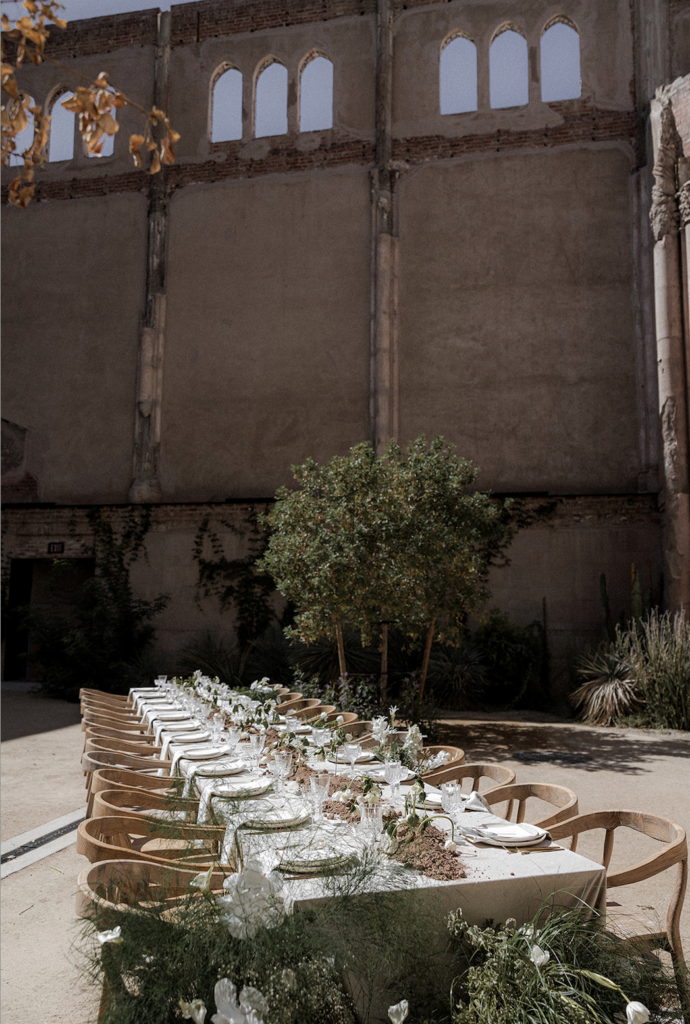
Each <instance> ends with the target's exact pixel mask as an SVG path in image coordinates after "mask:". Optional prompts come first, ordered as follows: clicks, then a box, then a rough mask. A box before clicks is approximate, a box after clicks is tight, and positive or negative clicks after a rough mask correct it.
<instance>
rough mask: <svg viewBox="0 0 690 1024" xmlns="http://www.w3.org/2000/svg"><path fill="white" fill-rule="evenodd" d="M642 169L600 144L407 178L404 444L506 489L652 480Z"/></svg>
mask: <svg viewBox="0 0 690 1024" xmlns="http://www.w3.org/2000/svg"><path fill="white" fill-rule="evenodd" d="M629 175H630V159H629V155H628V154H627V153H626V152H622V151H621V150H620V149H615V148H612V149H602V148H598V149H596V150H593V149H590V150H577V151H572V150H570V151H561V152H558V153H551V154H549V155H548V156H547V155H542V154H530V155H526V154H525V155H513V156H502V157H500V158H490V157H487V158H482V159H478V160H474V161H464V162H462V163H460V164H455V165H452V166H451V165H449V164H447V163H441V162H439V163H434V164H428V165H426V166H425V167H423V168H422V169H421V170H420V171H418V172H416V173H412V174H410V175H409V177H403V178H402V180H401V183H400V185H399V191H400V237H401V250H400V393H401V394H400V420H401V424H400V429H401V436H402V437H404V438H409V437H415V436H416V435H417V434H419V433H421V432H422V431H425V432H426V433H427V434H429V435H431V434H436V433H441V434H444V435H445V436H446V437H447V438H448V439H449V440H451V441H453V442H455V443H456V444H457V445H458V446H459V450H460V451H461V452H463V453H464V454H465V455H467V456H468V457H471V458H472V459H474V460H475V461H476V462H477V463H478V465H479V466H480V467H481V470H482V477H481V479H482V484H483V485H484V486H487V487H491V488H494V489H497V490H550V491H552V492H554V493H568V492H569V493H578V492H579V493H591V492H597V491H599V492H601V491H607V490H608V491H626V490H629V491H634V490H636V489H637V473H638V470H639V465H638V454H637V441H636V430H637V426H636V423H637V409H636V399H635V376H634V374H635V366H634V350H633V331H632V308H631V306H632V296H631V260H630V224H631V219H630V218H631V214H630V198H629Z"/></svg>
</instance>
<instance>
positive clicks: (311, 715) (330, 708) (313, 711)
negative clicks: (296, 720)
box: [297, 704, 340, 723]
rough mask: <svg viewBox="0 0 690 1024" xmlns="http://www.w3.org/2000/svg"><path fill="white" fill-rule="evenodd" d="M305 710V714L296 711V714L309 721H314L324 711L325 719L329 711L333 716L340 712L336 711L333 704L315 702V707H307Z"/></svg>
mask: <svg viewBox="0 0 690 1024" xmlns="http://www.w3.org/2000/svg"><path fill="white" fill-rule="evenodd" d="M307 710H308V713H307V714H305V715H303V714H302V712H297V714H299V715H300V717H301V718H302V719H303V721H305V722H310V723H313V722H316V721H317V719H318V718H319V716H320V715H322V714H323V712H324V711H325V712H326V721H328V716H329V715H330V714H331V713H333V717H334V718H335V716H336V715H337V714H340V712H339V711H337V709H336V706H335V704H317V705H316V707H315V708H308V709H307Z"/></svg>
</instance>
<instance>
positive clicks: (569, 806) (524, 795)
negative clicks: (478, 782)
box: [482, 782, 578, 829]
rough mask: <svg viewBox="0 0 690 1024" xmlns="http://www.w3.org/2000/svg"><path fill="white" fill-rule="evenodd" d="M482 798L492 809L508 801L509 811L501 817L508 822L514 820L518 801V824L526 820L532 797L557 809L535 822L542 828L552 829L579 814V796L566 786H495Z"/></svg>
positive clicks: (526, 784) (535, 783) (516, 818)
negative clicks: (526, 809) (515, 806)
mask: <svg viewBox="0 0 690 1024" xmlns="http://www.w3.org/2000/svg"><path fill="white" fill-rule="evenodd" d="M482 796H483V797H485V798H486V801H487V803H488V804H490V805H491V807H492V808H493V806H494V804H500V803H503V801H507V802H508V809H507V811H506V813H505V814H501V815H500V817H502V818H506V819H507V820H508V821H511V820H512V814H513V805H514V804H515V802H516V801H517V813H516V815H515V819H514V820H515V821H516V822H521V821H524V820H525V806H526V804H527V801H528V800H529V798H530V797H535V799H537V800H543V801H544V802H545V803H547V804H552V805H553V806H554V807H557V808H558V810H557V811H554V813H553V814H548V815H547V816H546V817H545V818H542V819H541V820H540V821H535V822H533V824H534V825H539V827H540V828H549V829H550V828H551V825H555V824H556V822H557V821H565V820H566V818H572V816H573V815H574V814H577V810H578V808H577V795H576V794H575V793H573V791H572V789H567V788H566V787H565V786H554V785H552V784H551V783H547V782H523V783H513V785H511V786H495V787H494V788H493V789H490V790H487V792H486V793H482Z"/></svg>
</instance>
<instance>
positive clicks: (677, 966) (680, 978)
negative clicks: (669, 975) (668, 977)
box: [669, 943, 690, 1024]
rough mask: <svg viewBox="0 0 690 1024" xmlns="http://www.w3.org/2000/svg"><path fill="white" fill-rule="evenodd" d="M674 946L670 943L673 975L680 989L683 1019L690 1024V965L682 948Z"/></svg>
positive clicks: (679, 995) (686, 1023)
mask: <svg viewBox="0 0 690 1024" xmlns="http://www.w3.org/2000/svg"><path fill="white" fill-rule="evenodd" d="M674 946H675V944H674ZM674 946H671V945H670V943H669V948H670V951H671V962H672V963H673V973H674V974H675V977H676V988H677V989H678V997H679V999H680V1006H681V1010H682V1012H683V1017H684V1018H685V1024H690V970H688V965H687V964H686V962H685V958H684V957H683V954H682V947H681V950H678V949H676V948H674Z"/></svg>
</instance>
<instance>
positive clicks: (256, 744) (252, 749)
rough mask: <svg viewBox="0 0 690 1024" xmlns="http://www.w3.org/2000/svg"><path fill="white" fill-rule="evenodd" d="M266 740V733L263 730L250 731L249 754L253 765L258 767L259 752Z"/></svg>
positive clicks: (260, 752)
mask: <svg viewBox="0 0 690 1024" xmlns="http://www.w3.org/2000/svg"><path fill="white" fill-rule="evenodd" d="M265 742H266V734H265V733H263V732H251V733H250V734H249V756H250V758H251V759H252V761H253V762H254V767H255V768H258V767H259V761H260V760H261V754H262V752H263V749H264V744H265Z"/></svg>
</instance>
